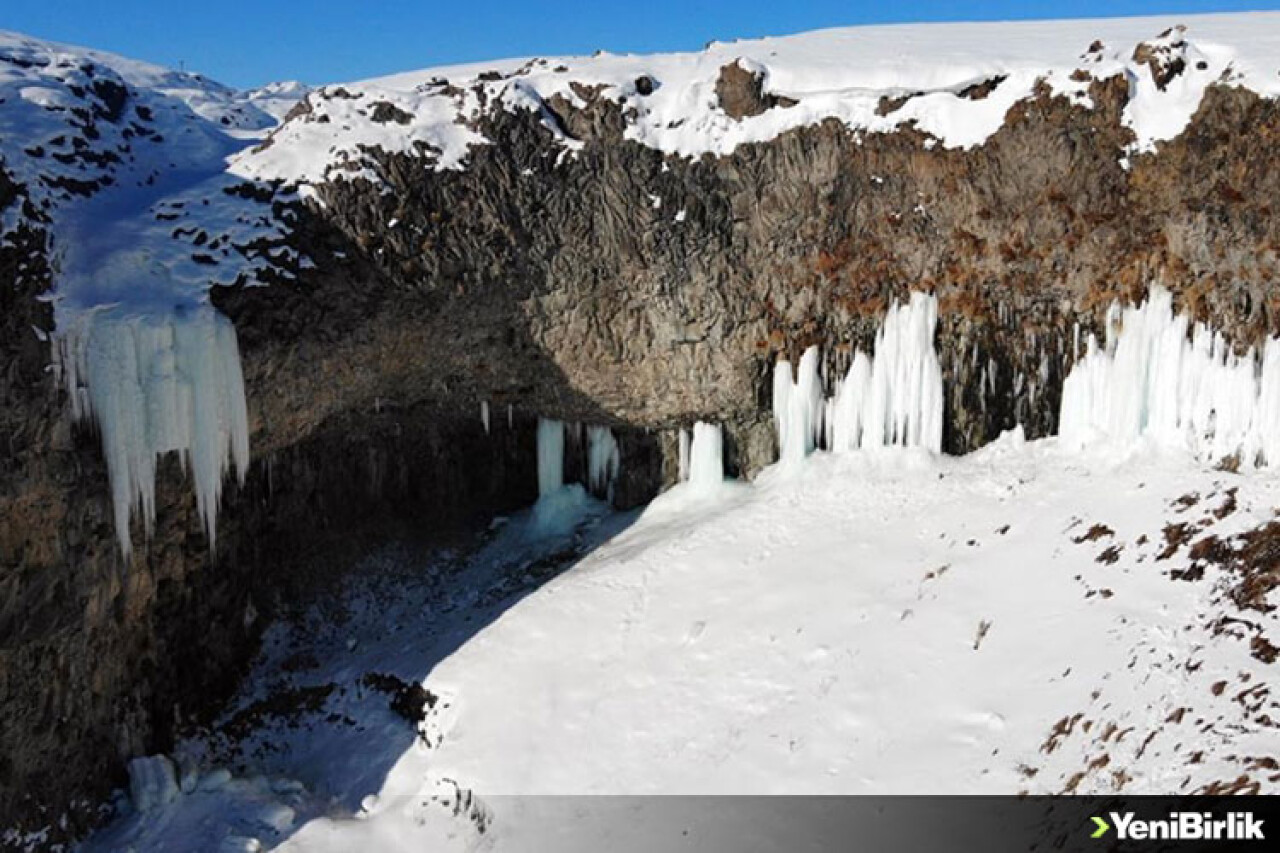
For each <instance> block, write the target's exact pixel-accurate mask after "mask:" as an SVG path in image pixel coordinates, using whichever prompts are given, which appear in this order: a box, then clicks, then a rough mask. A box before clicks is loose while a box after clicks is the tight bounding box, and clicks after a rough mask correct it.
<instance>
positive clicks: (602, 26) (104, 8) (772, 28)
mask: <svg viewBox="0 0 1280 853" xmlns="http://www.w3.org/2000/svg"><path fill="white" fill-rule="evenodd" d="M1277 5H1280V2H1277V0H1271V2H1268V0H1110V2H1101V0H1089V2H1047V0H1020V1H1019V2H1014V0H987V2H979V1H978V0H901V2H897V3H894V2H884V0H880V2H874V1H873V2H868V0H845V2H834V0H815V2H798V3H797V2H787V0H730V2H699V0H683V2H669V0H652V2H646V0H629V2H624V3H614V2H607V0H597V2H581V0H565V2H559V3H535V2H519V0H480V2H459V0H433V2H421V1H420V2H408V0H387V2H376V0H365V2H364V3H361V2H359V0H343V2H335V0H318V1H317V2H304V0H293V1H292V2H289V0H256V2H253V0H212V2H198V0H197V2H189V0H188V2H184V0H0V29H12V30H19V31H22V32H26V33H30V34H31V35H36V36H40V37H43V38H49V39H54V40H57V41H64V42H70V43H73V44H82V45H87V46H90V47H97V48H102V49H104V50H111V51H115V52H117V53H123V54H125V55H127V56H133V57H137V58H139V59H147V60H150V61H152V62H157V63H160V64H162V65H171V66H175V67H177V66H178V65H179V64H183V65H184V66H185V67H186V68H187V69H190V70H198V71H202V72H204V73H206V74H208V75H209V76H211V77H213V78H215V79H218V80H221V81H223V82H225V83H229V84H231V85H235V86H252V85H258V84H260V83H265V82H268V81H271V80H283V79H299V80H303V81H304V82H307V83H326V82H333V81H340V80H355V79H360V78H363V77H372V76H376V75H378V74H385V73H389V72H392V71H404V70H409V69H414V68H423V67H427V66H430V65H439V64H443V63H451V62H465V61H468V60H480V59H494V58H499V57H506V56H528V55H534V54H543V55H546V54H560V53H591V52H592V51H594V50H596V49H597V48H603V49H605V50H609V51H614V52H618V53H621V52H626V51H634V52H651V51H657V50H692V49H697V48H699V47H701V46H702V45H703V44H704V43H706V42H707V41H709V40H711V39H724V40H727V39H732V38H748V37H753V36H763V35H782V34H786V33H793V32H800V31H803V30H810V29H817V28H819V27H832V26H842V25H853V24H868V23H888V22H897V21H930V20H938V21H958V20H1010V19H1020V18H1046V17H1095V16H1096V17H1101V16H1109V15H1139V14H1156V13H1169V12H1172V13H1178V12H1210V11H1239V10H1246V9H1262V8H1276V7H1277Z"/></svg>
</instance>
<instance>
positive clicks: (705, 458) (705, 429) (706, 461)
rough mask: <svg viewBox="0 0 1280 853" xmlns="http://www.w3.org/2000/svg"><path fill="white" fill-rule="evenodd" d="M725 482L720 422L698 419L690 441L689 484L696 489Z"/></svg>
mask: <svg viewBox="0 0 1280 853" xmlns="http://www.w3.org/2000/svg"><path fill="white" fill-rule="evenodd" d="M722 483H724V435H723V432H722V430H721V427H720V425H719V424H709V423H704V422H702V421H698V422H697V423H696V424H694V425H693V438H692V440H691V441H690V442H689V484H690V485H691V486H692V487H693V488H694V489H696V490H702V491H705V490H709V489H714V488H716V487H718V486H720V485H721V484H722Z"/></svg>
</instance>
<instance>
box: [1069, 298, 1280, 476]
mask: <svg viewBox="0 0 1280 853" xmlns="http://www.w3.org/2000/svg"><path fill="white" fill-rule="evenodd" d="M1059 434H1060V436H1061V440H1062V442H1063V443H1064V444H1065V445H1068V446H1070V447H1074V448H1080V447H1083V446H1085V445H1088V444H1093V443H1096V442H1099V441H1112V442H1119V443H1132V442H1137V441H1139V440H1142V439H1149V440H1151V441H1154V442H1155V443H1157V444H1160V445H1163V446H1170V447H1179V448H1184V449H1187V450H1189V451H1191V452H1192V453H1194V454H1196V455H1197V456H1199V457H1201V458H1203V459H1222V458H1225V457H1228V456H1231V455H1233V454H1236V453H1239V454H1240V459H1241V462H1243V463H1244V464H1246V465H1251V464H1254V463H1256V462H1259V461H1266V462H1273V461H1280V341H1278V340H1277V339H1275V338H1272V339H1270V340H1268V341H1267V343H1266V345H1265V347H1264V348H1263V352H1262V357H1261V358H1259V357H1258V354H1257V351H1256V350H1255V349H1250V350H1249V351H1248V352H1246V353H1245V354H1244V355H1236V354H1235V353H1234V352H1233V351H1232V349H1231V346H1230V345H1229V344H1228V343H1227V341H1226V339H1225V338H1224V337H1223V336H1222V335H1221V333H1218V332H1214V331H1212V330H1210V329H1209V328H1208V327H1207V326H1206V325H1204V324H1203V323H1196V324H1192V322H1191V320H1190V318H1189V317H1188V316H1187V315H1185V314H1176V315H1175V314H1174V312H1173V297H1172V295H1171V294H1170V293H1169V291H1167V290H1165V289H1164V288H1163V287H1159V286H1156V287H1153V288H1152V289H1151V292H1150V294H1149V295H1148V297H1147V299H1146V301H1144V302H1143V303H1142V304H1140V305H1138V306H1136V307H1135V306H1128V307H1125V308H1123V309H1122V308H1121V307H1120V305H1119V304H1113V305H1112V306H1111V309H1110V310H1109V311H1108V313H1107V343H1106V346H1105V347H1102V346H1100V345H1099V344H1098V341H1097V340H1096V339H1095V338H1093V337H1092V336H1091V337H1090V338H1089V342H1088V347H1087V353H1086V354H1085V355H1084V357H1083V358H1081V359H1080V360H1079V361H1078V362H1077V363H1076V365H1075V366H1074V367H1073V368H1072V369H1071V372H1070V373H1069V374H1068V376H1067V378H1066V380H1065V381H1064V383H1063V386H1062V409H1061V420H1060V424H1059Z"/></svg>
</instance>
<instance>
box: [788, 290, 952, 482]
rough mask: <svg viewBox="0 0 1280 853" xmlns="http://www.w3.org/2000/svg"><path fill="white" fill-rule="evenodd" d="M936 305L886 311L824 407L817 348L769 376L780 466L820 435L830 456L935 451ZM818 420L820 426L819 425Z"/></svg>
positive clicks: (921, 298) (914, 301)
mask: <svg viewBox="0 0 1280 853" xmlns="http://www.w3.org/2000/svg"><path fill="white" fill-rule="evenodd" d="M937 311H938V307H937V300H936V299H935V298H934V297H932V296H928V295H925V294H922V293H915V294H912V296H911V300H910V302H908V303H907V304H906V305H898V304H895V305H894V306H893V307H892V308H890V309H889V313H888V314H887V315H886V316H885V319H884V321H883V323H881V326H880V329H879V331H878V332H877V334H876V344H875V357H874V358H871V357H869V356H867V355H866V354H865V353H863V352H861V351H858V352H857V353H855V354H854V356H853V360H852V361H851V362H850V364H849V371H848V373H847V374H846V375H845V378H844V379H843V380H842V381H840V382H838V383H837V386H836V391H835V395H834V397H833V398H832V399H830V400H828V401H826V402H825V404H824V402H823V399H822V389H821V387H820V385H819V383H818V381H817V371H816V369H815V365H816V363H817V359H818V355H817V349H816V348H810V349H809V350H808V351H807V352H806V353H805V354H804V358H802V359H801V361H800V368H799V371H798V376H797V378H796V380H795V381H794V382H793V381H792V376H791V365H790V364H789V363H788V362H785V361H780V362H778V364H777V365H776V367H775V369H774V380H773V412H774V418H775V423H776V424H777V428H778V443H779V454H780V456H781V458H782V460H783V461H794V460H796V459H801V458H803V457H804V456H805V455H806V454H808V453H810V452H812V451H813V449H814V447H815V446H816V444H817V441H818V438H819V437H820V436H824V435H825V436H826V440H827V444H828V446H829V448H830V449H831V450H834V451H837V452H844V451H851V450H857V449H860V448H869V447H885V446H901V447H908V446H910V447H924V448H926V449H928V450H931V451H933V452H935V453H937V452H940V451H941V449H942V406H943V398H942V369H941V367H940V366H939V364H938V356H937V353H936V352H935V350H934V346H933V337H934V332H935V330H936V328H937V320H938V313H937ZM824 418H825V420H826V421H827V423H825V424H824V423H823V421H824Z"/></svg>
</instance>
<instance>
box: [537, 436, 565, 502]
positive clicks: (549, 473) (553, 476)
mask: <svg viewBox="0 0 1280 853" xmlns="http://www.w3.org/2000/svg"><path fill="white" fill-rule="evenodd" d="M563 485H564V424H563V423H561V422H560V421H557V420H552V419H550V418H538V496H539V497H546V496H547V495H550V494H554V493H555V492H558V491H560V487H561V486H563Z"/></svg>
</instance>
